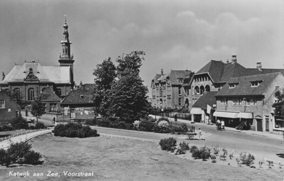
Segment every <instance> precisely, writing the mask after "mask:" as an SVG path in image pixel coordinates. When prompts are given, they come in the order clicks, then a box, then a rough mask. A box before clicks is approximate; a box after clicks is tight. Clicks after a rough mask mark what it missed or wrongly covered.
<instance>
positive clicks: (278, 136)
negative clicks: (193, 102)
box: [149, 115, 284, 140]
mask: <svg viewBox="0 0 284 181" xmlns="http://www.w3.org/2000/svg"><path fill="white" fill-rule="evenodd" d="M149 116H151V117H153V118H154V117H155V115H149ZM160 117H161V116H156V119H159V118H160ZM168 119H169V121H171V122H174V121H175V120H174V118H168ZM178 122H181V123H185V124H188V125H203V126H208V127H216V125H215V124H212V125H207V124H205V123H195V122H191V121H189V120H183V119H178ZM225 129H226V131H233V132H239V133H243V134H248V135H253V136H260V137H267V138H272V139H280V140H283V139H284V138H283V135H282V134H274V133H270V132H260V131H253V130H237V129H235V128H231V127H226V128H225Z"/></svg>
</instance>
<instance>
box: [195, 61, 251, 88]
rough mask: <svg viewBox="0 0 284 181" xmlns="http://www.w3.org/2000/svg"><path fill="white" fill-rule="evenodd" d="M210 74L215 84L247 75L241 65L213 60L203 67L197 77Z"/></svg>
mask: <svg viewBox="0 0 284 181" xmlns="http://www.w3.org/2000/svg"><path fill="white" fill-rule="evenodd" d="M205 73H207V74H209V76H210V77H211V78H212V79H213V80H212V81H213V82H214V83H219V82H226V81H228V80H229V79H230V78H231V77H239V76H245V75H247V72H246V68H245V67H243V66H242V65H240V64H239V63H237V62H236V63H224V62H222V61H217V60H211V61H210V62H209V63H208V64H206V65H205V66H204V67H202V68H201V69H200V70H199V71H198V72H197V73H196V74H195V75H198V74H205Z"/></svg>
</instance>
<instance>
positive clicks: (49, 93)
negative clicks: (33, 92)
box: [40, 87, 60, 102]
mask: <svg viewBox="0 0 284 181" xmlns="http://www.w3.org/2000/svg"><path fill="white" fill-rule="evenodd" d="M40 95H41V100H42V101H44V102H60V97H59V96H58V95H57V94H56V93H55V92H54V91H53V90H52V88H51V87H46V88H44V90H43V92H42V93H41V94H40Z"/></svg>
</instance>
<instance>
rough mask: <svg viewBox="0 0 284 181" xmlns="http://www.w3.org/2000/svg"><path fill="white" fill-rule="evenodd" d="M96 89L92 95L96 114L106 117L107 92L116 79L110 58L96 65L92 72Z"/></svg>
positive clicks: (107, 105)
mask: <svg viewBox="0 0 284 181" xmlns="http://www.w3.org/2000/svg"><path fill="white" fill-rule="evenodd" d="M93 75H94V76H95V83H96V87H95V90H94V94H93V100H94V104H95V112H96V114H101V115H102V116H107V109H108V107H109V105H110V103H109V102H110V101H109V91H110V89H111V86H112V84H113V83H114V81H115V78H116V67H115V65H114V64H113V62H112V61H111V59H110V58H108V59H107V60H104V61H103V63H102V64H98V65H97V68H96V69H95V70H94V73H93Z"/></svg>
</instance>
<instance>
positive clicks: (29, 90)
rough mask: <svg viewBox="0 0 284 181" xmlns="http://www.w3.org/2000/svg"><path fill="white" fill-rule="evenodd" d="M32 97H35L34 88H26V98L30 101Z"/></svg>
mask: <svg viewBox="0 0 284 181" xmlns="http://www.w3.org/2000/svg"><path fill="white" fill-rule="evenodd" d="M34 98H35V95H34V88H29V89H28V100H29V101H32V100H34Z"/></svg>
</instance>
